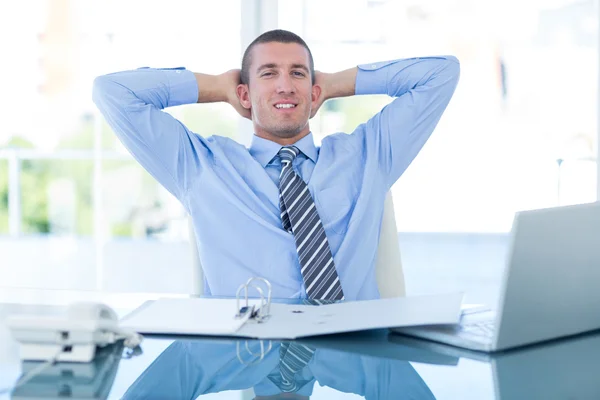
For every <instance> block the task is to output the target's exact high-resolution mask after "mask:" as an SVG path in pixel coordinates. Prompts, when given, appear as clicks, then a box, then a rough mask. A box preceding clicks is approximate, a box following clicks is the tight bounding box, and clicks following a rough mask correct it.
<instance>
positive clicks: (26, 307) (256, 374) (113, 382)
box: [0, 291, 600, 400]
mask: <svg viewBox="0 0 600 400" xmlns="http://www.w3.org/2000/svg"><path fill="white" fill-rule="evenodd" d="M73 294H76V293H72V295H73ZM77 296H79V297H78V298H79V299H80V300H84V299H86V297H85V296H84V295H83V294H82V293H79V294H78V295H77ZM54 297H56V298H61V299H63V300H64V299H66V298H67V297H68V294H67V293H65V292H63V291H55V293H54ZM134 297H135V295H134ZM73 298H74V297H72V296H71V300H72V299H73ZM92 298H93V299H94V300H95V301H104V302H105V303H107V304H110V306H111V307H113V308H115V309H117V310H120V311H121V312H120V315H123V312H125V313H127V312H130V311H132V310H133V309H134V308H135V307H136V306H137V305H140V304H141V303H142V302H143V301H144V299H143V298H142V297H140V296H139V295H137V302H136V303H135V304H134V303H132V302H131V299H129V300H127V299H126V297H125V294H109V295H107V296H105V297H104V298H103V297H101V296H100V297H99V293H94V292H89V295H88V296H87V299H88V300H90V299H92ZM151 298H152V297H147V299H151ZM154 298H156V297H154ZM40 299H42V297H38V300H40ZM46 300H48V298H47V297H44V301H46ZM4 301H5V300H4V299H3V300H2V301H0V315H2V316H7V315H13V314H29V315H40V314H43V315H54V316H58V315H61V313H64V312H65V310H66V308H65V307H64V305H66V304H68V301H67V303H64V305H61V306H50V305H47V304H46V305H39V304H40V303H39V302H37V303H31V304H23V303H21V302H20V301H16V300H15V299H14V298H13V300H12V301H11V304H6V303H4ZM34 304H37V305H34ZM48 304H63V303H56V302H53V301H50V302H49V303H48ZM282 347H283V348H284V349H286V351H287V353H289V352H290V351H292V352H296V351H299V349H301V348H302V349H308V350H309V352H308V353H306V354H305V355H303V356H301V357H300V358H298V359H297V360H302V361H301V362H300V361H297V362H300V364H296V366H297V367H298V369H297V370H295V371H293V372H292V375H291V376H292V379H293V382H294V383H295V384H297V387H296V388H295V389H294V391H293V392H291V393H294V394H295V395H296V397H290V396H291V395H289V394H288V395H286V396H288V397H286V396H281V397H280V398H282V399H289V398H301V399H303V397H297V396H298V395H310V399H312V400H315V399H316V400H325V399H360V398H366V399H380V400H396V399H399V398H415V399H438V400H444V399H448V400H454V399H457V398H460V399H467V400H470V399H473V400H475V399H477V400H480V399H492V400H512V399H515V398H527V399H529V398H560V399H562V398H582V399H588V398H589V399H594V398H598V395H600V381H598V379H597V372H598V370H599V369H600V334H598V333H589V334H586V335H579V336H576V337H572V338H568V339H563V340H557V341H551V342H547V343H541V344H537V345H533V346H527V347H523V348H519V349H516V350H512V351H508V352H502V353H497V354H484V353H480V352H471V351H467V350H462V349H460V348H457V347H454V346H445V345H442V344H439V343H434V342H429V341H423V340H418V339H413V338H410V337H406V336H401V335H397V334H389V333H388V331H386V330H375V331H366V332H359V333H353V334H346V335H329V336H324V337H315V338H307V339H302V340H297V341H291V342H285V341H284V342H281V341H276V340H274V341H260V340H254V339H235V338H227V337H191V336H178V337H169V336H152V335H148V336H146V337H145V339H144V341H143V342H142V345H141V351H139V350H136V351H134V352H133V353H132V352H131V351H130V350H129V349H124V348H123V346H122V344H120V343H119V344H117V345H114V346H108V347H105V348H103V349H99V350H98V351H97V353H96V357H95V358H94V360H93V361H92V362H90V363H84V364H81V363H62V362H61V363H56V364H54V365H48V366H46V368H43V369H39V368H38V371H37V375H35V376H30V379H28V380H27V381H26V382H25V383H24V384H23V385H21V386H20V387H19V388H17V389H15V390H14V391H12V393H11V396H10V397H9V398H17V397H18V398H30V397H35V398H39V397H41V395H42V393H45V395H46V396H48V395H49V394H51V395H54V396H57V397H60V396H59V394H62V396H63V397H66V396H67V394H70V395H71V396H73V397H75V396H80V397H85V396H84V395H83V393H87V394H94V395H95V396H96V397H92V398H100V399H117V398H125V399H127V398H132V397H136V398H160V399H171V398H173V399H190V400H192V399H196V398H201V399H223V400H225V399H227V400H233V399H236V400H246V399H253V398H255V396H257V395H267V394H269V395H276V394H279V393H280V392H281V391H282V389H281V388H280V386H281V376H282V374H283V373H284V372H285V371H284V370H285V367H284V366H283V361H285V360H286V358H285V354H286V352H285V351H281V348H282ZM295 354H296V353H295ZM298 354H299V353H298ZM307 354H308V355H307ZM40 364H41V363H40V362H29V361H26V362H22V361H20V360H19V352H18V343H17V342H16V341H15V340H14V339H13V338H12V337H11V336H10V332H9V330H8V329H7V327H6V325H5V318H2V319H0V372H2V373H1V374H0V392H1V391H2V389H4V388H7V389H9V388H11V387H12V386H13V385H14V383H15V382H16V381H17V380H18V379H19V377H21V376H22V374H24V373H27V372H29V371H32V370H33V369H34V368H36V367H39V366H40ZM288 376H289V375H288ZM573 382H576V383H577V384H573ZM9 392H11V390H10V389H9ZM5 394H6V393H5ZM257 398H258V399H260V397H257ZM275 398H277V397H275Z"/></svg>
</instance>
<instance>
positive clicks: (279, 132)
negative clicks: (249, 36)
mask: <svg viewBox="0 0 600 400" xmlns="http://www.w3.org/2000/svg"><path fill="white" fill-rule="evenodd" d="M251 51H252V53H251V57H252V58H251V60H252V63H251V65H250V69H249V82H248V87H247V90H242V92H241V94H240V101H241V102H242V105H244V107H251V112H252V121H253V123H254V128H255V130H256V133H257V134H258V135H259V136H263V137H267V138H271V137H275V138H283V139H287V138H293V137H295V136H297V135H299V134H300V133H308V131H309V129H310V128H309V126H308V120H309V117H310V113H311V109H312V107H313V104H316V101H317V99H318V96H319V94H320V88H319V87H318V86H317V85H314V86H313V84H312V80H311V75H310V69H309V68H310V67H309V55H308V51H307V50H306V49H305V48H304V46H302V45H299V44H297V43H278V42H271V43H261V44H258V45H256V46H255V47H254V48H253V49H252V50H251ZM242 86H244V85H242Z"/></svg>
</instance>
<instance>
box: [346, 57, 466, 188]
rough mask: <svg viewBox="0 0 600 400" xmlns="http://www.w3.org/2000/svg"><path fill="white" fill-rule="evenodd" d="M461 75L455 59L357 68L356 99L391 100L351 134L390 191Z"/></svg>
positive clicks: (448, 100) (368, 65) (437, 116)
mask: <svg viewBox="0 0 600 400" xmlns="http://www.w3.org/2000/svg"><path fill="white" fill-rule="evenodd" d="M459 75H460V64H459V62H458V60H457V59H456V57H453V56H439V57H422V58H408V59H399V60H392V61H385V62H378V63H373V64H364V65H359V66H358V73H357V77H356V89H355V92H356V94H357V95H364V94H387V95H389V96H392V97H395V99H394V100H393V101H392V102H391V103H390V104H388V105H387V106H385V107H384V108H383V109H382V110H381V111H380V112H379V113H377V114H376V115H374V116H373V117H372V118H371V119H370V120H369V121H368V122H367V123H366V124H363V125H361V126H360V127H359V128H357V130H356V131H355V132H354V133H353V136H355V139H357V140H359V142H360V143H361V145H362V146H363V147H364V150H363V151H364V152H366V154H365V155H366V158H367V162H369V160H371V162H376V163H377V164H378V170H380V171H381V172H382V173H383V174H384V181H385V182H386V183H387V188H388V189H389V188H390V187H391V186H392V185H393V184H394V182H396V180H398V178H399V177H400V176H401V175H402V173H403V172H404V171H405V170H406V168H407V167H408V166H409V165H410V163H411V162H412V161H413V160H414V158H415V157H416V156H417V154H418V153H419V151H420V150H421V148H422V147H423V145H424V144H425V142H426V141H427V139H428V138H429V137H430V136H431V133H432V132H433V130H434V129H435V127H436V125H437V123H438V122H439V120H440V118H441V116H442V114H443V112H444V110H445V109H446V106H447V105H448V103H449V102H450V99H451V98H452V95H453V94H454V90H455V88H456V85H457V84H458V79H459Z"/></svg>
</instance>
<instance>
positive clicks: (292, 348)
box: [268, 299, 334, 392]
mask: <svg viewBox="0 0 600 400" xmlns="http://www.w3.org/2000/svg"><path fill="white" fill-rule="evenodd" d="M303 302H304V304H311V305H323V304H331V303H334V301H332V300H310V299H304V301H303ZM314 353H315V348H313V347H309V346H305V345H303V344H299V343H295V342H283V343H281V347H279V368H278V370H276V371H275V372H273V373H271V374H269V376H268V378H269V379H270V380H271V381H272V382H273V383H274V384H275V385H277V387H278V388H279V389H281V391H282V392H297V391H298V390H300V389H302V387H303V386H304V385H306V383H307V382H309V381H307V380H306V379H303V378H302V377H300V376H299V375H297V374H298V373H299V372H300V371H302V369H303V368H304V367H306V366H307V365H308V363H309V362H310V360H311V358H312V357H313V355H314Z"/></svg>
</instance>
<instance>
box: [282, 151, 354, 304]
mask: <svg viewBox="0 0 600 400" xmlns="http://www.w3.org/2000/svg"><path fill="white" fill-rule="evenodd" d="M299 153H300V150H298V148H297V147H295V146H285V147H282V148H281V150H279V153H277V155H278V156H279V158H280V159H281V165H282V168H281V175H280V176H279V208H280V210H281V220H282V222H283V228H284V229H285V230H286V231H288V232H289V233H291V234H293V235H294V240H295V241H296V250H297V251H298V257H299V259H300V268H301V269H300V271H301V272H302V278H303V279H304V285H305V287H306V294H307V295H308V298H309V299H323V300H325V299H327V300H343V299H344V292H343V291H342V285H341V284H340V278H339V276H338V273H337V271H336V269H335V264H334V262H333V256H332V254H331V249H330V248H329V242H328V241H327V236H325V230H324V229H323V224H322V223H321V218H319V214H318V213H317V209H316V207H315V202H314V201H313V199H312V197H311V195H310V192H309V191H308V186H307V185H306V183H304V181H303V180H302V178H300V176H299V175H298V174H297V173H296V172H295V171H294V169H293V168H292V161H294V159H295V158H296V156H297V155H298V154H299Z"/></svg>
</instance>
